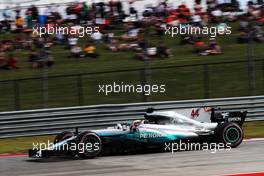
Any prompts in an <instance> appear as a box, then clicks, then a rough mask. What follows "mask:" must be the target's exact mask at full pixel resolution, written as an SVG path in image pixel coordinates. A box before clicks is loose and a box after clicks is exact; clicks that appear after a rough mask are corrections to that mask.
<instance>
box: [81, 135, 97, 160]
mask: <svg viewBox="0 0 264 176" xmlns="http://www.w3.org/2000/svg"><path fill="white" fill-rule="evenodd" d="M76 143H77V145H78V156H79V157H80V158H83V159H92V158H95V157H97V156H98V155H99V154H100V153H101V150H102V141H101V139H100V137H99V136H98V135H97V134H95V133H93V132H89V131H86V132H83V133H81V134H80V135H79V136H78V137H77V139H76Z"/></svg>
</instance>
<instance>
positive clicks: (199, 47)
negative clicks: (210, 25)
mask: <svg viewBox="0 0 264 176" xmlns="http://www.w3.org/2000/svg"><path fill="white" fill-rule="evenodd" d="M193 48H194V52H195V53H201V52H203V51H204V50H205V48H206V46H205V43H204V42H203V41H202V37H197V40H196V41H195V43H194V45H193Z"/></svg>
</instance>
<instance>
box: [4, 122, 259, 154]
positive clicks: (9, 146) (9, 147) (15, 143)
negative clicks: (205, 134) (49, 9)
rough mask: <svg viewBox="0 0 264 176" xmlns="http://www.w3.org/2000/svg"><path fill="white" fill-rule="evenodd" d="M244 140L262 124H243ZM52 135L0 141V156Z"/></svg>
mask: <svg viewBox="0 0 264 176" xmlns="http://www.w3.org/2000/svg"><path fill="white" fill-rule="evenodd" d="M243 129H244V133H245V138H259V137H264V130H263V129H264V122H263V121H260V122H247V123H245V124H244V127H243ZM54 137H55V136H54V135H47V136H34V137H17V138H7V139H0V154H2V153H26V152H27V150H28V149H30V148H32V147H33V142H34V143H37V142H38V143H43V142H44V143H47V142H48V140H49V141H50V142H53V140H54Z"/></svg>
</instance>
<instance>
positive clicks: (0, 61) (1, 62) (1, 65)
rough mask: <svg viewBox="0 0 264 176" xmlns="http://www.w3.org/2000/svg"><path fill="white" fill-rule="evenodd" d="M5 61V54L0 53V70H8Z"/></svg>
mask: <svg viewBox="0 0 264 176" xmlns="http://www.w3.org/2000/svg"><path fill="white" fill-rule="evenodd" d="M8 69H9V68H8V64H7V60H6V58H5V53H3V52H0V70H8Z"/></svg>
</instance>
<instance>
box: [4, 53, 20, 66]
mask: <svg viewBox="0 0 264 176" xmlns="http://www.w3.org/2000/svg"><path fill="white" fill-rule="evenodd" d="M7 65H8V68H9V69H11V70H14V69H19V67H18V66H17V58H16V57H15V56H14V55H13V54H10V55H9V58H8V60H7Z"/></svg>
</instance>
